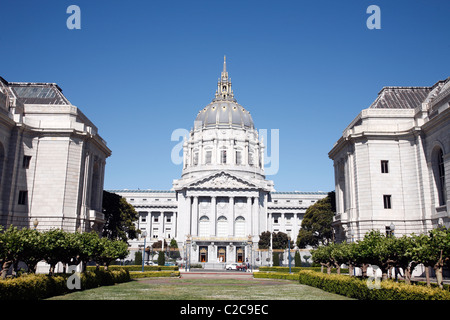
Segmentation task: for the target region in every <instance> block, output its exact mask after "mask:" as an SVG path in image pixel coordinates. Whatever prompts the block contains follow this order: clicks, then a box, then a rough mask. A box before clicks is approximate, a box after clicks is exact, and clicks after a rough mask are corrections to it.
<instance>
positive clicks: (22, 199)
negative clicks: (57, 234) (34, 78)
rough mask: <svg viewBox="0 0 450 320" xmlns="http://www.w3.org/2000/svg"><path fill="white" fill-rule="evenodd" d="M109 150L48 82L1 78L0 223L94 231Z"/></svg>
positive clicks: (98, 220)
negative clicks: (14, 80) (9, 80)
mask: <svg viewBox="0 0 450 320" xmlns="http://www.w3.org/2000/svg"><path fill="white" fill-rule="evenodd" d="M110 155H111V151H110V150H109V149H108V147H107V146H106V142H105V141H104V140H103V139H102V138H101V137H100V136H99V134H98V129H97V127H96V126H95V125H94V124H93V123H92V122H91V121H90V120H89V119H88V118H87V117H86V116H85V115H84V114H83V113H82V112H81V111H80V109H78V108H77V107H76V106H74V105H72V104H71V103H70V102H69V101H68V100H67V98H66V97H65V96H64V95H63V94H62V90H61V88H60V87H59V86H58V85H56V84H55V83H26V82H8V81H6V80H5V79H3V78H1V77H0V224H1V225H3V226H5V227H8V226H9V225H11V224H13V225H15V226H18V227H31V228H34V227H37V229H40V230H46V229H50V228H62V229H64V230H66V231H70V232H74V231H75V230H79V231H91V230H97V231H100V230H101V228H102V226H103V223H104V216H103V213H102V191H103V177H104V171H105V163H106V158H107V157H109V156H110Z"/></svg>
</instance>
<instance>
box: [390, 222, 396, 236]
mask: <svg viewBox="0 0 450 320" xmlns="http://www.w3.org/2000/svg"><path fill="white" fill-rule="evenodd" d="M389 229H390V230H391V236H394V230H395V225H394V223H393V222H391V225H390V226H389Z"/></svg>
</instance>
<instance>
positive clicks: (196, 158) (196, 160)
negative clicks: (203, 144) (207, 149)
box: [194, 152, 198, 166]
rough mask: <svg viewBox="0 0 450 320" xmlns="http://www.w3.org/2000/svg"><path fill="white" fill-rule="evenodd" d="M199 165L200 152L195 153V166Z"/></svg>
mask: <svg viewBox="0 0 450 320" xmlns="http://www.w3.org/2000/svg"><path fill="white" fill-rule="evenodd" d="M196 165H198V152H196V153H194V166H196Z"/></svg>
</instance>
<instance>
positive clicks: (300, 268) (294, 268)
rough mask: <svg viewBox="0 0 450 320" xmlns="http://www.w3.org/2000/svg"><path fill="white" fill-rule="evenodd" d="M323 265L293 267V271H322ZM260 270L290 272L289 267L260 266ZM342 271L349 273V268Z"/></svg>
mask: <svg viewBox="0 0 450 320" xmlns="http://www.w3.org/2000/svg"><path fill="white" fill-rule="evenodd" d="M320 269H321V267H291V272H299V271H300V270H311V271H315V272H320ZM259 271H260V272H281V273H286V272H289V267H275V266H274V267H259ZM336 271H337V270H336V268H332V269H331V273H336ZM341 272H343V273H347V272H348V269H341Z"/></svg>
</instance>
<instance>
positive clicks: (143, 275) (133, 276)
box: [130, 271, 180, 279]
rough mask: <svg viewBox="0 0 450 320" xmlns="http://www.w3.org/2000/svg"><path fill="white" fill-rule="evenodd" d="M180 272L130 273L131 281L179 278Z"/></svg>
mask: <svg viewBox="0 0 450 320" xmlns="http://www.w3.org/2000/svg"><path fill="white" fill-rule="evenodd" d="M179 276H180V271H144V272H137V271H136V272H130V277H131V279H137V278H159V277H179Z"/></svg>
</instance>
